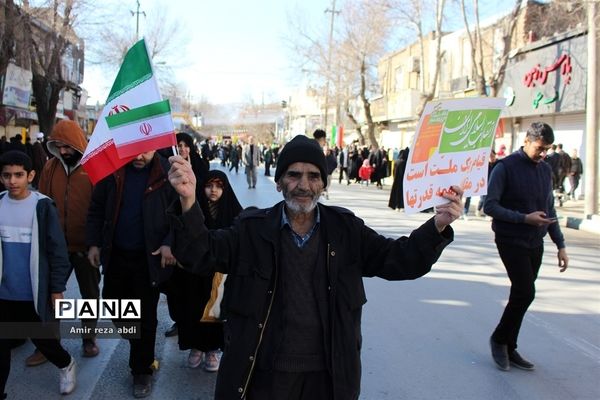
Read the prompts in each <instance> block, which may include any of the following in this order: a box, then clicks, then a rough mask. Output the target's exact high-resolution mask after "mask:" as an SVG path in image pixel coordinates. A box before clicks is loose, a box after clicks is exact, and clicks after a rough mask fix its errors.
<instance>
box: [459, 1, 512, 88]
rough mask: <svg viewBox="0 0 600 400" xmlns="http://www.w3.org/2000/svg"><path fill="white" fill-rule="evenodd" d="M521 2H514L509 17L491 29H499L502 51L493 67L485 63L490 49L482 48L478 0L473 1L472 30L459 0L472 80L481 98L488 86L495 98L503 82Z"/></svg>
mask: <svg viewBox="0 0 600 400" xmlns="http://www.w3.org/2000/svg"><path fill="white" fill-rule="evenodd" d="M521 3H522V0H515V5H514V7H513V9H512V11H511V13H510V14H509V15H507V16H506V17H504V18H503V19H502V20H500V21H499V23H498V25H499V26H498V25H494V26H493V27H492V28H500V29H501V34H502V38H501V40H502V43H503V49H502V53H501V54H500V56H499V59H498V63H497V64H496V66H495V67H494V63H490V62H486V61H489V60H486V53H485V51H486V50H487V49H489V48H490V46H489V45H488V46H486V47H485V48H484V39H483V37H484V31H483V30H482V27H481V24H480V19H479V0H473V10H472V12H473V16H474V18H475V27H474V28H472V27H471V24H470V23H469V19H468V16H467V13H468V10H467V6H466V5H465V0H460V8H461V12H462V16H463V21H464V24H465V30H466V33H467V37H468V39H469V43H470V45H471V60H472V63H473V80H474V81H475V86H476V88H477V92H478V93H479V94H480V95H481V96H487V95H488V92H487V86H488V85H489V88H490V92H489V95H490V96H492V97H495V96H496V95H497V91H498V88H499V87H500V86H501V85H502V82H503V81H504V75H505V72H506V65H507V64H508V59H509V54H510V51H511V49H512V48H513V38H514V35H515V31H516V27H517V21H518V17H519V14H520V12H521Z"/></svg>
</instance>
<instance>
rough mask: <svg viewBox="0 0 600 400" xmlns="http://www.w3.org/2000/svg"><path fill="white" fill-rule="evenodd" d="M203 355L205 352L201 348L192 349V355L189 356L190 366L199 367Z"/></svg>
mask: <svg viewBox="0 0 600 400" xmlns="http://www.w3.org/2000/svg"><path fill="white" fill-rule="evenodd" d="M202 355H203V353H202V352H201V351H200V350H196V349H191V350H190V355H189V356H188V367H190V368H197V367H198V366H199V365H200V364H202Z"/></svg>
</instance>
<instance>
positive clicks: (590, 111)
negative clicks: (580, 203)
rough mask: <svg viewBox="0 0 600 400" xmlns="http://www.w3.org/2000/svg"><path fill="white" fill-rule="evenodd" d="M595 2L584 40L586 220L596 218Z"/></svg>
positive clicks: (598, 80)
mask: <svg viewBox="0 0 600 400" xmlns="http://www.w3.org/2000/svg"><path fill="white" fill-rule="evenodd" d="M598 3H599V2H598V0H591V1H589V2H588V37H587V41H588V42H587V53H588V62H587V102H586V103H587V104H586V135H585V148H586V152H585V168H584V171H585V173H586V177H585V203H584V214H585V216H586V218H591V216H592V215H594V214H598V189H599V188H598V173H599V171H598V136H599V135H600V131H599V129H600V124H599V123H598V118H599V117H598V113H600V102H599V101H598V97H599V94H598V93H599V92H600V89H599V88H598V85H600V76H599V75H600V68H599V67H598V61H599V60H598V55H599V54H598V53H600V49H599V48H600V41H598V33H599V32H600V31H598V29H597V28H596V23H597V22H596V21H595V20H596V18H598V14H599V13H600V11H599V5H598Z"/></svg>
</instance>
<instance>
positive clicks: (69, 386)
mask: <svg viewBox="0 0 600 400" xmlns="http://www.w3.org/2000/svg"><path fill="white" fill-rule="evenodd" d="M76 383H77V364H75V359H74V358H73V357H71V362H70V363H69V365H67V366H66V367H64V368H61V369H60V394H69V393H71V392H72V391H73V390H75V384H76Z"/></svg>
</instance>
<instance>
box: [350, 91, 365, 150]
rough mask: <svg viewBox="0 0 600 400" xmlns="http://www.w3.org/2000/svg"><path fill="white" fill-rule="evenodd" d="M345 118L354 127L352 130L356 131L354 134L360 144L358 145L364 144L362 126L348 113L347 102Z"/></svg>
mask: <svg viewBox="0 0 600 400" xmlns="http://www.w3.org/2000/svg"><path fill="white" fill-rule="evenodd" d="M346 116H347V117H348V119H350V121H351V122H352V124H353V125H354V129H356V133H357V134H358V141H359V142H360V144H365V136H364V135H363V133H362V126H361V125H360V123H359V122H358V121H357V120H356V117H355V116H354V114H352V113H351V112H350V102H349V101H348V100H346Z"/></svg>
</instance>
